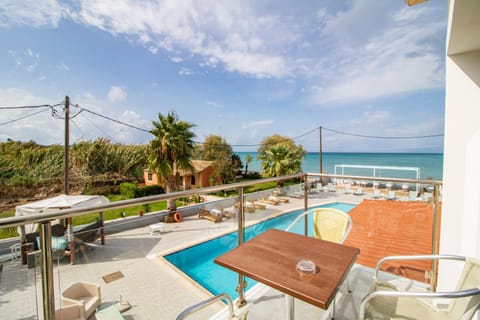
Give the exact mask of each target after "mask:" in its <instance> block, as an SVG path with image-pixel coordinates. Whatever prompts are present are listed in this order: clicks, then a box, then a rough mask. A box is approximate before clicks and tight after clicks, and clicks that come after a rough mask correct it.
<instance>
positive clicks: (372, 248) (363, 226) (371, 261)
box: [345, 199, 440, 283]
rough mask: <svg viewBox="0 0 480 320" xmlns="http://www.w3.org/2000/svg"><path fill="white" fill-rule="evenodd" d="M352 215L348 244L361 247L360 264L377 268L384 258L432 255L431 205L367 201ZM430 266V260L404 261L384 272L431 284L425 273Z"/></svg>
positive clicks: (388, 265)
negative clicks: (380, 260)
mask: <svg viewBox="0 0 480 320" xmlns="http://www.w3.org/2000/svg"><path fill="white" fill-rule="evenodd" d="M350 216H351V217H352V220H353V229H352V231H351V233H350V235H349V237H348V238H347V239H346V241H345V244H346V245H351V246H354V247H357V248H360V256H359V258H358V260H357V263H360V264H362V265H364V266H368V267H372V268H374V267H375V264H376V262H377V261H378V260H379V259H380V258H382V257H385V256H389V255H412V254H431V253H432V225H433V204H431V203H428V202H420V201H389V200H367V199H366V200H364V201H362V203H360V204H359V205H358V206H357V207H355V208H354V209H353V210H352V211H350ZM439 217H440V210H439ZM439 220H440V219H439ZM439 224H440V221H439ZM431 267H432V266H431V262H430V261H411V262H410V261H408V262H407V261H402V262H392V263H385V264H384V268H382V269H383V270H387V269H388V271H389V272H392V273H396V274H399V275H402V276H404V277H407V278H410V279H413V280H417V281H421V282H426V283H428V282H429V280H428V279H426V277H425V274H426V273H425V271H431Z"/></svg>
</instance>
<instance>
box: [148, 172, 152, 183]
mask: <svg viewBox="0 0 480 320" xmlns="http://www.w3.org/2000/svg"><path fill="white" fill-rule="evenodd" d="M147 180H148V181H153V174H151V173H150V172H149V173H148V174H147Z"/></svg>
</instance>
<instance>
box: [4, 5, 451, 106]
mask: <svg viewBox="0 0 480 320" xmlns="http://www.w3.org/2000/svg"><path fill="white" fill-rule="evenodd" d="M3 3H4V4H2V6H3V8H1V9H0V10H3V11H0V27H1V26H9V25H33V26H37V27H38V26H52V27H56V26H57V25H58V22H59V21H60V19H61V18H62V17H63V18H65V19H71V20H73V21H74V22H77V23H81V24H84V25H87V26H89V27H94V28H98V29H100V30H104V31H106V32H109V33H111V34H112V35H114V36H116V37H118V36H123V37H125V38H126V39H127V40H128V41H131V42H135V41H136V42H138V43H139V44H141V45H143V46H144V47H145V50H149V51H150V52H151V53H152V54H159V52H161V51H164V52H163V53H164V54H166V55H167V56H169V57H170V60H171V61H172V62H174V63H179V62H183V61H187V60H193V63H192V64H190V65H189V66H190V68H186V67H183V68H181V69H180V71H179V74H180V75H184V76H188V75H192V74H194V71H193V70H192V69H191V66H192V65H195V64H196V65H198V66H200V67H202V68H223V69H224V70H226V71H228V72H232V73H237V74H241V75H246V76H248V77H254V78H258V79H282V80H290V81H298V82H300V81H301V82H302V87H305V88H310V90H306V92H305V95H308V94H309V95H310V101H312V102H313V103H314V104H318V105H337V104H339V103H345V102H352V101H361V100H371V99H376V98H379V97H385V96H389V95H396V94H401V93H409V92H413V91H418V90H425V89H432V88H441V87H443V86H444V83H443V82H442V81H443V80H442V79H443V78H444V77H443V73H444V68H445V67H444V62H443V56H444V49H443V45H444V37H443V36H442V32H444V30H445V29H446V28H445V22H444V21H446V20H439V19H438V16H439V12H440V9H439V8H440V7H441V6H442V5H441V4H438V3H436V2H433V1H431V2H427V3H425V4H422V5H421V6H416V7H412V8H406V7H405V6H404V5H403V3H402V2H401V1H399V2H398V3H397V2H394V3H392V2H390V1H380V2H379V1H349V2H333V1H332V2H329V3H328V4H327V3H324V2H313V3H306V2H305V3H302V5H296V6H295V5H286V4H283V3H278V2H275V1H271V2H268V1H266V2H261V3H259V2H258V1H253V0H252V1H227V2H218V1H214V0H204V1H193V2H188V1H185V2H183V1H177V0H145V1H142V2H136V1H129V0H103V1H96V0H79V1H78V2H75V3H71V2H65V3H62V4H61V5H60V4H58V3H57V2H55V1H53V0H46V1H29V2H28V4H27V5H25V4H24V2H21V1H12V0H9V1H7V2H5V1H4V2H3ZM327 5H328V6H327ZM441 10H444V9H441ZM442 12H444V11H442ZM439 21H440V22H439ZM30 58H32V57H30ZM16 63H17V64H21V65H22V66H24V67H25V65H26V64H25V61H23V60H22V59H20V60H16ZM28 66H29V67H25V68H26V70H34V69H35V68H36V65H35V64H32V63H30V64H28ZM287 82H288V81H286V82H284V83H287ZM284 92H286V93H287V94H290V95H292V94H293V92H294V91H290V92H291V93H288V91H284Z"/></svg>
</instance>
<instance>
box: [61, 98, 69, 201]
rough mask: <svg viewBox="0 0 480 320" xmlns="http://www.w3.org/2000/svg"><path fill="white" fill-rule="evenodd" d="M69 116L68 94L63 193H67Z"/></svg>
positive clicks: (67, 101)
mask: <svg viewBox="0 0 480 320" xmlns="http://www.w3.org/2000/svg"><path fill="white" fill-rule="evenodd" d="M69 118H70V98H69V97H68V96H66V97H65V150H64V152H65V156H64V163H63V170H64V174H65V181H64V193H65V194H68V193H69V191H70V190H69V175H68V173H69V172H68V171H69V163H70V159H69V150H68V148H69V145H70V133H69V131H70V128H69V120H70V119H69Z"/></svg>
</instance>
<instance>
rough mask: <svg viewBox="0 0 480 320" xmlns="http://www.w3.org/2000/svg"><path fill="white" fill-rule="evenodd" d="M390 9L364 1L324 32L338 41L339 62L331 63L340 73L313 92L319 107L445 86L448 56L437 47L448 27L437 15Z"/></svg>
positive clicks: (334, 19) (333, 20)
mask: <svg viewBox="0 0 480 320" xmlns="http://www.w3.org/2000/svg"><path fill="white" fill-rule="evenodd" d="M387 5H388V3H387V2H381V4H380V3H378V2H376V3H374V2H368V1H358V2H355V3H354V6H353V7H352V8H351V10H349V11H347V12H345V13H340V14H338V15H337V16H335V17H330V18H329V20H328V22H327V26H326V28H325V30H324V31H325V32H326V33H329V34H330V36H332V37H333V38H334V39H335V41H337V42H338V43H337V44H336V45H335V50H336V52H337V58H336V59H334V60H332V61H331V62H330V64H331V68H332V70H335V71H334V72H331V73H327V74H326V75H325V77H323V78H322V79H320V80H319V81H318V83H317V84H316V85H317V86H316V87H314V88H312V91H311V93H312V98H313V101H314V102H315V103H318V104H334V103H337V102H351V101H358V100H369V99H375V98H378V97H384V96H389V95H394V94H399V93H404V92H415V91H419V90H425V89H431V88H441V87H443V86H444V83H443V79H444V74H443V73H444V63H443V59H442V57H443V54H442V53H443V51H441V50H435V49H434V46H435V43H437V49H438V46H439V43H442V42H441V41H437V42H435V40H438V39H437V38H438V37H437V35H438V34H439V33H440V32H441V30H442V28H443V27H444V25H443V23H439V22H438V21H433V20H431V19H429V18H428V15H429V14H431V10H426V9H422V10H419V11H416V12H415V13H409V12H411V11H408V13H406V12H407V11H404V10H402V11H400V13H399V12H398V11H394V10H392V9H391V8H388V7H386V6H387ZM377 6H379V7H380V10H379V9H378V8H377ZM367 13H368V14H367ZM367 16H368V19H365V17H367ZM362 17H363V18H362ZM421 17H423V19H420V18H421ZM361 18H362V19H365V21H363V20H360V19H361ZM440 46H441V45H440Z"/></svg>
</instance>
